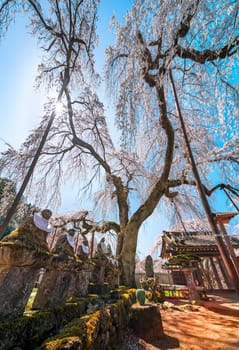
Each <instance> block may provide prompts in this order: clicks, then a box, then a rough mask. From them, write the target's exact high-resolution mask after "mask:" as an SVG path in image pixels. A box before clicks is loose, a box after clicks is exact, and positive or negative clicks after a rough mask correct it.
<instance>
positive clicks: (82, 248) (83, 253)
mask: <svg viewBox="0 0 239 350" xmlns="http://www.w3.org/2000/svg"><path fill="white" fill-rule="evenodd" d="M89 254H90V248H89V243H88V241H87V239H86V238H85V239H84V240H83V242H82V243H81V244H80V245H79V248H78V252H77V255H78V257H79V258H80V259H81V260H83V261H85V260H87V259H88V257H89Z"/></svg>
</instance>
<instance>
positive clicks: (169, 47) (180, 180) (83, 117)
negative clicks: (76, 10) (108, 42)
mask: <svg viewBox="0 0 239 350" xmlns="http://www.w3.org/2000/svg"><path fill="white" fill-rule="evenodd" d="M54 3H55V2H54ZM57 3H58V2H57ZM67 3H68V2H67ZM29 4H31V5H32V2H31V1H30V2H29ZM230 4H231V6H230V13H228V12H227V11H228V8H227V9H226V7H225V6H224V3H223V1H219V2H215V7H212V5H211V2H209V1H185V2H178V1H176V0H175V1H173V0H171V1H167V2H165V1H148V0H146V1H138V0H136V1H135V5H134V6H133V7H132V10H131V11H129V12H128V13H127V15H126V22H125V24H124V25H120V24H119V23H117V21H116V20H115V29H116V41H115V45H114V46H113V47H110V48H108V50H107V76H106V78H107V81H108V83H109V87H110V89H111V92H112V94H113V95H114V98H115V101H116V104H117V126H118V128H119V130H120V131H121V135H122V138H121V141H122V143H121V145H120V147H117V145H116V144H115V143H114V142H113V140H112V137H111V135H110V133H109V131H108V128H107V122H106V118H105V116H104V109H103V105H102V103H101V102H100V101H99V99H98V97H97V95H96V94H95V93H94V92H92V89H90V88H89V86H87V84H86V85H85V88H84V90H82V89H81V91H80V92H78V91H77V90H78V88H79V86H80V83H81V84H83V82H85V79H81V78H82V77H83V76H84V74H83V71H82V70H81V69H82V67H81V64H80V63H79V66H77V64H76V62H79V61H78V59H80V58H79V57H80V56H79V57H78V56H77V59H76V60H73V63H74V65H72V61H69V60H67V59H66V58H67V57H68V56H67V55H68V54H69V53H71V54H72V55H73V56H74V55H75V50H76V49H75V48H74V49H72V46H70V45H69V50H70V51H69V52H68V50H65V45H64V38H65V36H67V34H66V33H65V32H64V31H63V32H62V31H61V24H60V23H61V22H62V23H64V25H65V23H67V18H66V17H67V16H66V17H65V13H64V12H61V16H58V17H56V18H57V19H56V23H55V24H54V25H53V24H51V21H50V19H49V23H48V22H46V23H47V24H46V25H44V22H43V23H42V20H41V17H40V16H39V14H38V13H37V12H34V13H35V16H36V18H37V19H38V22H34V23H33V27H34V28H38V26H37V25H36V24H37V23H38V24H39V25H40V28H41V30H44V33H48V34H49V33H50V34H51V35H53V34H54V33H55V28H58V27H59V26H60V27H59V29H58V30H56V33H58V34H56V37H57V38H58V35H59V34H61V35H62V41H61V42H60V46H57V45H56V44H57V40H58V39H56V42H55V41H54V40H49V41H48V48H49V50H50V51H51V50H52V52H53V55H52V58H53V59H50V57H49V56H48V64H47V65H44V66H42V74H41V78H42V77H48V79H49V80H47V81H48V82H51V81H52V79H53V81H54V82H55V83H56V84H58V85H57V86H61V89H62V90H61V91H62V96H63V99H62V101H63V104H64V111H63V112H62V113H61V114H60V115H59V116H58V117H57V118H55V119H54V122H53V125H52V128H51V130H50V132H49V135H48V138H47V142H46V144H45V146H44V149H43V151H42V152H41V157H40V159H39V162H38V164H37V168H36V171H35V175H34V178H33V183H34V189H36V190H37V191H38V194H39V196H40V197H42V195H43V194H47V195H48V199H49V200H52V201H55V200H56V199H57V197H58V194H59V191H58V189H59V187H60V185H61V182H62V181H63V179H64V178H65V179H66V178H67V179H68V178H70V177H72V178H74V179H78V180H79V186H80V185H81V184H82V179H83V176H85V177H86V180H85V182H84V184H86V187H85V188H86V190H90V188H91V189H92V191H94V189H95V188H96V180H98V179H99V182H98V185H99V186H100V187H101V188H100V190H101V191H98V193H97V195H98V197H97V199H98V204H99V205H100V206H101V209H102V210H103V211H105V210H106V206H107V205H108V206H109V204H110V205H111V204H112V203H114V204H115V205H116V207H117V213H118V221H117V222H112V221H110V222H109V223H108V228H109V227H110V228H111V229H114V230H115V231H116V232H117V235H118V242H117V257H118V259H119V262H120V268H121V283H123V284H126V285H130V286H133V285H134V284H135V281H134V272H135V253H136V247H137V238H138V232H139V229H140V227H141V225H142V223H143V222H144V221H145V220H146V219H147V218H148V217H149V216H150V215H151V214H152V213H153V211H154V210H155V208H156V207H157V206H158V204H159V202H160V200H162V199H165V198H166V201H167V200H169V201H170V200H172V199H173V198H174V197H175V196H178V194H179V193H180V195H187V196H188V197H189V198H190V199H192V193H193V194H194V193H195V192H194V190H193V189H191V188H192V187H193V188H194V187H195V181H194V178H193V176H192V172H191V167H190V163H189V160H188V154H187V151H186V148H185V146H184V140H183V135H182V131H181V127H180V124H179V121H178V118H177V114H176V112H175V108H174V101H173V98H172V92H171V86H170V84H169V81H168V70H169V69H172V70H173V71H174V72H175V74H174V76H176V85H177V90H178V94H179V96H180V101H181V103H182V108H183V113H184V116H185V119H186V123H187V128H188V131H189V135H190V142H191V144H192V146H193V149H194V152H195V155H196V160H197V163H198V165H199V166H200V171H201V173H202V174H203V175H204V178H205V186H208V185H210V183H211V181H210V180H211V179H210V177H207V176H206V175H207V174H208V173H209V172H210V171H214V170H215V169H217V168H216V167H218V166H219V165H220V164H221V165H222V166H221V170H222V174H223V170H224V168H225V166H227V170H228V172H227V174H229V166H231V165H232V166H237V163H238V156H239V155H238V151H237V149H236V147H234V145H235V139H231V140H229V141H228V142H225V140H226V139H227V140H228V133H229V132H232V131H233V125H234V124H233V122H234V119H233V118H235V116H238V110H237V103H238V96H237V90H236V87H235V84H234V82H233V81H232V77H231V76H230V74H228V76H226V75H225V72H229V71H228V70H229V69H233V65H234V64H235V63H236V59H237V46H238V38H237V36H236V33H237V32H236V28H237V21H238V17H237V10H238V5H237V2H233V1H232V2H230ZM32 8H33V9H34V6H33V7H31V9H32ZM212 9H213V11H212ZM56 11H57V8H56ZM57 13H58V12H57ZM219 15H220V16H221V17H220V19H221V20H220V21H218V16H219ZM228 17H230V21H229V19H228ZM232 19H233V20H232ZM82 26H83V24H82ZM201 26H202V29H201ZM48 27H50V28H48ZM39 33H40V34H41V33H42V32H41V31H40V32H39ZM63 33H65V34H63ZM67 33H68V32H67ZM87 33H88V31H87ZM209 33H210V38H209ZM229 33H230V35H229ZM41 35H42V34H41ZM43 37H44V38H46V37H47V36H46V35H45V34H44V35H43ZM90 37H92V36H90ZM85 41H86V40H85ZM71 42H73V43H74V44H76V42H75V41H74V40H73V41H71ZM55 45H56V46H55ZM61 45H62V46H61ZM79 45H80V47H81V48H84V49H85V50H86V47H87V45H84V44H82V43H81V44H79ZM67 47H68V46H67ZM58 48H59V50H58ZM47 52H48V50H47ZM76 52H78V51H77V50H76ZM85 52H86V54H87V55H86V58H87V62H88V63H89V62H92V64H93V61H92V60H91V59H88V58H89V57H91V56H90V55H88V51H87V50H86V51H85ZM56 53H57V54H58V53H59V55H60V58H61V59H60V62H63V63H60V64H58V59H56V56H57V54H56ZM79 53H80V51H79ZM73 56H71V55H70V57H73ZM57 57H58V56H57ZM66 62H71V63H69V64H67V63H66ZM66 67H68V69H67V71H68V73H66V70H65V69H66ZM87 67H88V66H87ZM67 76H69V77H71V80H70V81H71V82H73V76H74V77H75V80H74V82H75V84H62V82H63V81H64V79H63V80H62V77H63V78H64V77H67ZM227 78H228V79H227ZM78 79H79V80H78ZM59 82H60V83H61V84H59ZM220 94H223V97H224V98H223V99H221V96H220ZM232 102H233V103H232ZM232 113H233V114H232ZM47 115H48V110H47V109H46V116H45V117H44V118H43V119H42V122H41V124H40V126H39V128H38V129H36V130H35V131H33V133H32V134H31V135H30V136H29V138H28V140H27V141H26V143H25V144H24V145H23V146H22V148H21V150H20V152H17V151H15V150H13V149H11V148H9V150H8V151H7V152H5V154H3V156H2V158H1V164H0V165H1V169H2V171H4V172H7V175H8V176H11V177H14V176H15V177H19V176H20V175H21V170H23V169H24V168H25V167H26V165H27V164H28V163H27V162H29V161H30V159H31V157H32V155H33V154H34V152H33V148H34V147H35V146H34V145H35V143H36V139H37V135H39V133H41V132H42V130H44V127H45V123H46V120H47ZM233 142H234V143H233ZM222 144H223V146H224V147H221V145H222ZM229 149H230V152H229ZM209 150H210V151H209ZM13 164H14V165H15V167H16V166H17V167H18V172H17V173H16V171H14V170H13V171H12V169H14V168H13ZM218 164H219V165H218ZM218 169H219V168H218ZM234 169H235V168H234ZM234 169H232V172H231V175H233V170H234ZM230 177H231V180H233V177H232V176H230ZM222 179H225V181H226V180H227V178H226V177H225V176H224V178H222ZM232 183H233V182H232ZM189 187H190V192H189V191H188V190H187V189H188V188H189ZM31 188H33V186H31ZM205 188H206V187H205ZM215 188H216V187H214V189H215ZM175 189H176V190H175ZM209 193H210V190H208V194H209ZM139 194H140V196H139ZM139 198H141V199H139ZM102 203H104V204H105V206H102ZM136 204H138V207H137V208H136V209H135V207H136ZM105 215H106V214H105ZM108 218H111V216H110V215H109V216H108Z"/></svg>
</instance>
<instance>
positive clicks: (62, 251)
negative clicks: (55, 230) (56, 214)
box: [52, 229, 75, 257]
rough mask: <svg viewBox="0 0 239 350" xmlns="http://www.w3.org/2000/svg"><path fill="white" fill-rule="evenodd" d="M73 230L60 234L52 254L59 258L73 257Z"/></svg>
mask: <svg viewBox="0 0 239 350" xmlns="http://www.w3.org/2000/svg"><path fill="white" fill-rule="evenodd" d="M74 236H75V230H74V229H70V230H69V231H66V232H64V233H62V234H61V235H60V236H59V238H58V240H57V241H56V244H55V247H54V249H53V251H52V252H53V253H54V254H59V255H60V256H71V257H74V256H75V239H74Z"/></svg>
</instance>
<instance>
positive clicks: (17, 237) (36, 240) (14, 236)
mask: <svg viewBox="0 0 239 350" xmlns="http://www.w3.org/2000/svg"><path fill="white" fill-rule="evenodd" d="M51 215H52V212H51V210H49V209H44V210H42V211H41V212H40V213H35V214H34V215H33V216H30V217H28V218H26V220H25V221H24V222H23V223H22V224H20V225H19V227H18V228H17V229H16V230H14V231H13V232H11V233H10V234H9V235H8V236H6V237H5V238H4V239H3V242H15V243H17V244H21V245H24V246H27V247H30V248H35V249H44V250H47V251H48V250H49V247H48V244H47V235H48V234H49V233H51V232H53V231H54V228H53V226H52V225H51V224H50V223H49V221H48V220H49V219H50V217H51Z"/></svg>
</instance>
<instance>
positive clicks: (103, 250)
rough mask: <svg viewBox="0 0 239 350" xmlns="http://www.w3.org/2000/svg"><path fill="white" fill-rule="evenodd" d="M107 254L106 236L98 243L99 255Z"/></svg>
mask: <svg viewBox="0 0 239 350" xmlns="http://www.w3.org/2000/svg"><path fill="white" fill-rule="evenodd" d="M106 254H107V248H106V244H105V237H103V238H101V240H100V242H99V243H98V244H97V256H98V257H105V256H106Z"/></svg>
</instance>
